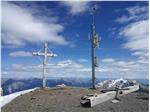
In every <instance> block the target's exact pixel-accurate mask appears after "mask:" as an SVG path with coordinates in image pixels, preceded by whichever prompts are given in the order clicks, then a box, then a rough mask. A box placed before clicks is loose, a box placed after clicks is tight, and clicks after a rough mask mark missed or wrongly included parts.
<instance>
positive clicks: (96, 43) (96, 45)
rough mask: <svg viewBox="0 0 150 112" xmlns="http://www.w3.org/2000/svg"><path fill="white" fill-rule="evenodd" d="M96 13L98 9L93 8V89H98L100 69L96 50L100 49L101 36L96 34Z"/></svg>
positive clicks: (91, 38) (91, 36)
mask: <svg viewBox="0 0 150 112" xmlns="http://www.w3.org/2000/svg"><path fill="white" fill-rule="evenodd" d="M95 13H96V8H95V7H93V8H92V16H93V23H92V25H91V35H90V41H91V56H92V58H91V59H92V89H96V87H95V82H96V81H95V67H98V62H97V57H96V48H99V42H100V39H99V36H98V33H97V32H96V26H95Z"/></svg>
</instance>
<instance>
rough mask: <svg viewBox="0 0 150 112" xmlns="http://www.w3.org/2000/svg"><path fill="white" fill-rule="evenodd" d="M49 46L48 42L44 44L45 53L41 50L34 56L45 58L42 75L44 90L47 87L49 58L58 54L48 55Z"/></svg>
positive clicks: (34, 53)
mask: <svg viewBox="0 0 150 112" xmlns="http://www.w3.org/2000/svg"><path fill="white" fill-rule="evenodd" d="M48 50H49V48H48V44H47V42H45V43H44V52H41V51H42V49H40V50H39V51H38V52H33V53H32V55H33V56H43V57H44V60H43V75H42V80H43V88H45V87H46V64H47V57H55V56H57V54H53V53H52V52H50V53H48Z"/></svg>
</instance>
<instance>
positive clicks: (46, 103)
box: [1, 87, 149, 112]
mask: <svg viewBox="0 0 150 112" xmlns="http://www.w3.org/2000/svg"><path fill="white" fill-rule="evenodd" d="M95 92H97V93H100V92H99V90H91V89H87V88H77V87H64V88H46V89H38V90H35V91H33V92H30V93H27V94H24V95H21V96H19V97H17V98H16V99H14V100H13V101H11V102H10V103H8V104H7V105H5V106H4V107H2V108H1V111H2V112H148V110H149V105H148V103H149V95H148V93H144V92H135V93H130V94H128V95H124V96H122V97H119V99H120V101H119V103H116V104H114V103H112V102H111V100H110V101H107V102H104V103H102V104H99V105H96V106H94V107H92V108H87V107H82V106H81V105H80V98H81V97H82V96H83V95H86V94H89V93H95Z"/></svg>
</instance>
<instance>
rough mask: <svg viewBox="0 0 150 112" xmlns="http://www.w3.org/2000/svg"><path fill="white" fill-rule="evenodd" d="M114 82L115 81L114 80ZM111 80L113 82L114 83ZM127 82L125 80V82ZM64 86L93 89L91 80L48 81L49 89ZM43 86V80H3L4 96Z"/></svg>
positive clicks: (99, 80)
mask: <svg viewBox="0 0 150 112" xmlns="http://www.w3.org/2000/svg"><path fill="white" fill-rule="evenodd" d="M104 80H106V79H103V80H102V79H97V80H96V84H100V83H102V82H103V81H104ZM112 80H113V79H112ZM112 80H111V81H112ZM118 80H119V79H118ZM124 81H125V80H124ZM61 84H64V85H66V86H76V87H86V88H89V87H91V79H90V78H51V79H48V80H47V86H48V87H55V86H57V85H61ZM41 86H42V79H39V78H32V79H2V89H3V95H8V94H11V93H14V92H18V91H22V90H27V89H32V88H35V87H41ZM147 88H148V85H145V84H141V90H142V91H143V90H146V91H148V90H147Z"/></svg>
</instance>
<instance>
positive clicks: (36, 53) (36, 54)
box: [32, 52, 44, 56]
mask: <svg viewBox="0 0 150 112" xmlns="http://www.w3.org/2000/svg"><path fill="white" fill-rule="evenodd" d="M32 55H34V56H44V53H40V52H33V53H32Z"/></svg>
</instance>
